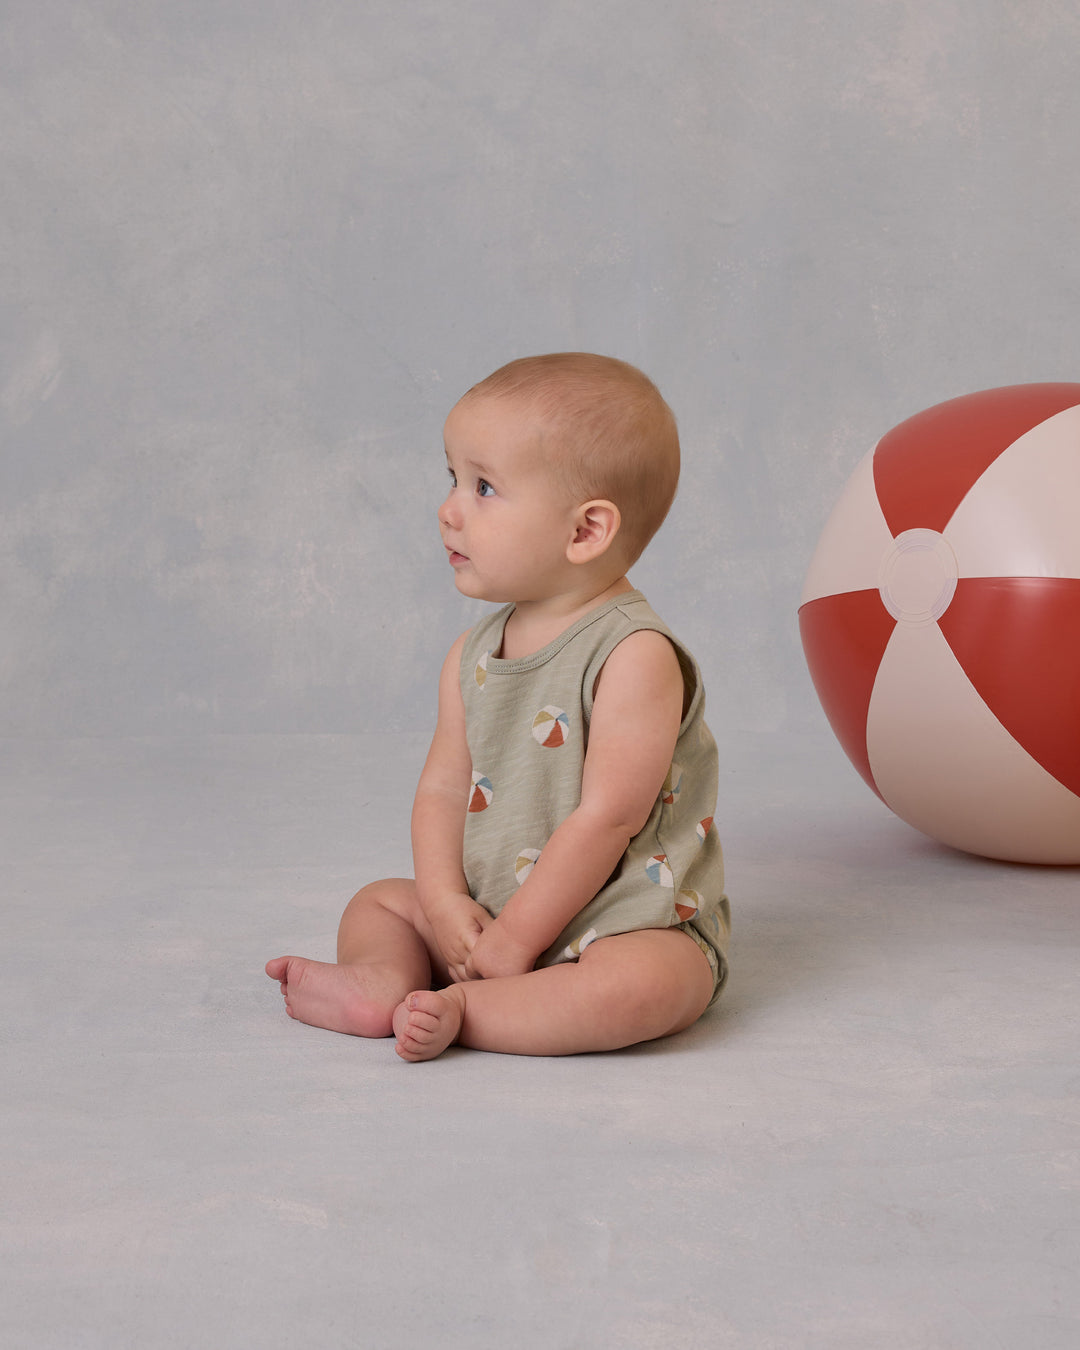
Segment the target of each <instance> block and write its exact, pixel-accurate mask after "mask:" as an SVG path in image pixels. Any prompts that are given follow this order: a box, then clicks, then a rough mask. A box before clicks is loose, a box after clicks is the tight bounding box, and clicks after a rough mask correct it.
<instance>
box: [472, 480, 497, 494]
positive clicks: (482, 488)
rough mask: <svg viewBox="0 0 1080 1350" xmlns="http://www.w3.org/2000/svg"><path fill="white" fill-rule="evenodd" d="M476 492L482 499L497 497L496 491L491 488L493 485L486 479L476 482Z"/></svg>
mask: <svg viewBox="0 0 1080 1350" xmlns="http://www.w3.org/2000/svg"><path fill="white" fill-rule="evenodd" d="M476 492H477V496H480V497H494V496H495V489H494V488H493V487H492V486H491V484H490V483H489V482H488V480H487V479H486V478H478V479H477V480H476Z"/></svg>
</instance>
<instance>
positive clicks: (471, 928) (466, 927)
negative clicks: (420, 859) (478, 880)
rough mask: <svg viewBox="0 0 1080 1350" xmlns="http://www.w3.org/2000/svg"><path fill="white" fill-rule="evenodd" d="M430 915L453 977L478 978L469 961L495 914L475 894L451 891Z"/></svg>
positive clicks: (457, 979) (459, 979) (456, 978)
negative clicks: (469, 969) (468, 969)
mask: <svg viewBox="0 0 1080 1350" xmlns="http://www.w3.org/2000/svg"><path fill="white" fill-rule="evenodd" d="M427 917H428V922H429V923H430V924H431V927H432V928H433V929H434V931H435V941H436V942H437V943H438V944H439V951H441V952H442V954H443V959H444V960H445V962H446V968H447V970H449V972H450V978H451V979H452V980H453V981H454V983H455V984H461V983H462V982H463V981H465V980H468V979H472V978H474V977H473V976H470V975H468V974H466V968H465V963H466V961H467V960H468V957H469V953H470V952H471V951H472V949H473V946H474V945H475V943H476V941H477V939H478V938H479V937H480V934H481V933H482V932H483V931H484V929H485V928H486V927H487V925H488V924H490V923H492V922H493V920H492V917H491V915H490V914H489V913H488V912H487V910H486V909H484V908H483V906H482V905H478V904H477V903H476V901H475V900H474V899H473V898H472V896H471V895H448V896H446V898H445V900H444V901H443V902H442V903H441V904H440V905H439V906H438V908H437V909H435V910H434V911H433V912H430V913H429V914H428V916H427Z"/></svg>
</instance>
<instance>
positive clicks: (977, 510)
mask: <svg viewBox="0 0 1080 1350" xmlns="http://www.w3.org/2000/svg"><path fill="white" fill-rule="evenodd" d="M1078 504H1080V407H1078V408H1068V409H1066V410H1065V412H1062V413H1058V414H1057V415H1056V416H1054V417H1049V418H1047V420H1046V421H1045V422H1041V423H1040V424H1039V425H1038V426H1037V427H1033V428H1032V430H1031V431H1029V432H1027V433H1026V434H1025V435H1023V436H1021V437H1019V438H1018V439H1017V440H1015V441H1014V442H1013V443H1012V445H1011V446H1010V447H1009V448H1008V449H1007V450H1006V451H1005V452H1004V453H1003V454H1001V455H999V456H998V458H997V459H996V460H994V462H993V463H992V464H991V465H990V467H989V468H988V469H986V471H985V472H984V473H983V474H981V475H980V477H979V479H978V480H977V482H976V483H975V485H974V486H973V487H972V489H971V491H970V492H969V493H968V494H967V496H966V497H965V498H964V500H963V501H962V502H961V503H960V505H959V506H958V507H957V509H956V511H955V512H954V514H953V517H952V519H951V520H950V521H949V523H948V525H947V526H946V528H945V535H946V538H947V539H948V541H949V543H950V544H951V545H952V547H953V549H954V550H955V552H956V556H957V559H958V561H959V564H960V575H961V576H962V577H1078V578H1080V526H1078V524H1077V506H1078Z"/></svg>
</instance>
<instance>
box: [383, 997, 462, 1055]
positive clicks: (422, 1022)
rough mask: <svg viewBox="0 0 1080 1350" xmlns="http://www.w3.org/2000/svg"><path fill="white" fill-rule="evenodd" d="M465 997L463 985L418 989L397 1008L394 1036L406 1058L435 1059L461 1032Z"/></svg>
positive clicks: (401, 1053)
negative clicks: (438, 988)
mask: <svg viewBox="0 0 1080 1350" xmlns="http://www.w3.org/2000/svg"><path fill="white" fill-rule="evenodd" d="M464 1017H465V995H464V993H463V991H462V989H461V986H460V985H459V984H452V985H450V987H449V988H448V989H443V990H442V991H438V990H434V989H418V990H417V991H416V993H414V994H410V995H409V996H408V998H406V999H405V1000H404V1001H403V1002H401V1003H399V1004H398V1006H397V1007H396V1008H395V1009H394V1035H395V1036H397V1052H398V1054H399V1055H400V1056H401V1058H402V1059H408V1060H420V1059H434V1058H435V1056H436V1055H441V1054H442V1052H443V1051H444V1050H445V1049H446V1047H447V1046H448V1045H453V1043H454V1042H455V1041H456V1040H457V1038H458V1036H459V1034H460V1032H461V1023H462V1020H463V1019H464Z"/></svg>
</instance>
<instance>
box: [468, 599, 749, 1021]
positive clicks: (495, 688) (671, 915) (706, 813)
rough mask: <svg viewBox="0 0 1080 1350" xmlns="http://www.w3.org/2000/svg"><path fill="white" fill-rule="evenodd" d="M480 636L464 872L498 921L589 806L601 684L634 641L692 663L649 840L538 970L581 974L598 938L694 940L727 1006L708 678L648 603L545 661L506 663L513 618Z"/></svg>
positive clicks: (611, 611)
mask: <svg viewBox="0 0 1080 1350" xmlns="http://www.w3.org/2000/svg"><path fill="white" fill-rule="evenodd" d="M513 608H514V607H513V605H507V606H505V607H504V608H502V609H500V610H498V611H497V612H495V613H494V614H492V615H490V616H489V617H488V618H486V619H484V620H482V621H481V622H480V623H479V624H477V626H476V627H475V628H474V629H472V631H471V632H470V633H469V635H468V637H467V638H466V640H465V646H464V649H463V651H462V657H461V674H460V678H461V693H462V698H463V699H464V703H465V722H466V736H467V739H468V745H469V753H470V756H471V759H472V767H473V773H472V786H471V789H470V798H469V810H468V815H467V816H466V825H465V842H464V861H465V876H466V879H467V881H468V884H469V891H470V894H471V895H472V896H473V898H474V899H475V900H477V901H478V902H479V903H480V904H481V905H483V907H484V908H485V909H486V910H488V912H489V913H491V914H492V915H497V914H498V913H499V911H500V910H501V909H502V907H503V905H504V904H505V903H506V901H507V900H508V899H509V897H510V896H511V895H513V893H514V892H515V891H516V890H517V888H518V886H520V885H521V883H522V882H523V881H524V880H525V878H526V877H527V876H528V875H529V872H530V871H531V870H532V866H533V864H534V863H535V861H536V859H537V858H538V857H539V856H540V851H541V849H542V848H543V847H544V844H545V843H546V842H547V840H548V839H549V838H550V836H551V835H552V834H553V833H554V831H555V829H556V828H557V827H558V826H559V824H561V822H562V821H563V820H565V819H566V817H567V816H568V815H570V813H571V812H572V811H573V810H574V809H575V808H576V807H577V806H578V804H579V802H580V800H581V782H582V772H583V768H584V763H585V751H586V748H587V745H588V734H589V717H590V715H591V713H592V695H593V687H594V685H595V683H596V679H597V676H598V675H599V674H600V671H601V669H602V667H603V665H604V662H605V661H606V660H607V658H608V656H610V654H611V653H612V651H613V650H614V649H615V647H617V646H618V644H619V643H620V642H622V641H623V639H624V638H626V637H628V636H629V635H630V634H631V633H636V632H640V631H642V630H652V631H655V632H658V633H662V634H663V635H664V636H665V637H667V638H668V640H669V641H670V642H671V643H672V645H673V646H674V648H675V651H676V653H677V654H678V658H679V664H680V666H681V667H682V673H683V680H684V682H685V686H686V695H687V700H688V706H687V711H686V715H685V716H684V718H683V721H682V725H681V727H680V729H679V738H678V741H677V743H676V746H675V754H674V757H673V763H672V765H671V770H670V772H669V774H668V776H667V779H666V781H665V783H664V785H663V788H662V790H661V792H660V794H659V796H658V797H657V800H656V805H655V806H654V807H653V810H652V813H651V814H650V816H649V819H648V821H647V822H646V824H645V826H644V828H643V829H642V830H641V831H640V833H638V834H637V835H635V836H634V838H633V839H631V841H630V843H629V845H628V846H627V849H626V852H625V853H624V854H623V856H622V858H621V860H620V862H619V864H618V865H617V867H616V868H615V871H614V872H613V873H612V875H611V877H610V878H609V879H608V881H607V882H606V883H605V884H604V886H603V887H602V888H601V890H600V891H599V893H598V894H597V895H596V896H595V897H594V898H593V899H592V900H591V901H590V902H589V903H588V904H587V905H586V906H585V907H584V909H582V910H580V911H579V913H578V914H576V915H575V916H574V918H573V919H572V920H571V921H570V923H569V924H568V925H567V927H566V928H565V929H564V930H563V932H562V933H560V935H559V936H558V938H556V940H555V942H554V943H553V944H552V945H551V947H550V948H549V949H548V950H547V951H546V952H544V953H543V955H542V956H541V957H540V958H539V960H538V961H537V963H536V964H537V966H550V965H554V964H555V963H556V962H559V961H574V960H576V959H577V957H578V956H579V955H580V954H581V952H582V951H583V950H584V949H585V948H586V947H587V946H588V944H589V943H590V942H592V941H594V940H595V939H596V938H601V937H609V936H612V935H614V934H616V933H626V932H632V931H634V930H637V929H642V928H670V927H681V928H682V929H683V931H684V932H686V933H687V934H688V936H690V937H691V938H693V940H694V941H695V942H696V943H697V944H698V946H699V947H700V948H701V949H702V951H703V952H704V953H705V955H706V956H707V957H708V959H709V964H710V966H711V967H712V970H713V975H714V979H715V991H714V994H713V998H714V999H715V997H716V995H717V994H718V993H719V991H720V987H721V986H722V985H723V983H724V980H725V979H726V976H727V959H726V947H727V938H728V934H729V932H730V913H729V908H728V901H727V897H726V896H725V894H724V862H723V854H722V851H721V847H720V839H719V836H718V834H717V831H716V826H715V825H714V823H713V815H714V813H715V810H716V791H717V777H718V766H717V753H716V744H715V742H714V741H713V738H712V735H711V734H710V732H709V729H708V727H707V726H706V725H705V720H704V715H703V710H704V703H705V697H704V691H703V690H702V686H701V676H700V673H699V671H698V668H697V664H696V662H695V661H694V658H693V657H692V656H691V655H690V653H689V652H688V651H687V650H686V649H685V647H683V646H682V644H681V643H680V642H679V641H678V639H677V638H675V637H674V636H673V635H672V634H671V632H670V631H669V630H668V629H667V628H666V627H665V625H664V624H663V623H662V622H661V620H660V619H659V618H658V617H657V616H656V614H655V613H654V612H653V610H652V609H651V608H650V606H649V604H648V602H647V601H646V600H645V598H644V596H642V595H641V593H640V592H638V591H628V592H625V593H624V594H622V595H619V596H617V597H615V598H614V599H613V600H611V601H609V602H607V603H606V604H603V605H600V606H598V607H597V608H596V609H594V610H592V611H591V612H590V613H588V614H586V615H584V616H583V617H582V618H581V619H579V620H578V622H577V623H575V624H574V625H573V626H572V627H570V628H568V629H567V630H566V632H564V633H561V634H560V635H559V636H558V637H557V638H556V639H555V640H554V642H552V643H550V644H549V645H548V646H547V647H544V648H543V649H542V650H541V651H538V652H533V653H532V654H531V655H529V656H526V657H523V658H521V659H520V660H516V661H505V660H502V659H501V658H499V657H496V656H495V655H494V653H495V652H497V651H499V650H500V648H501V647H502V639H503V630H504V628H505V626H506V621H507V619H508V618H509V617H510V614H511V613H512V612H513Z"/></svg>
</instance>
